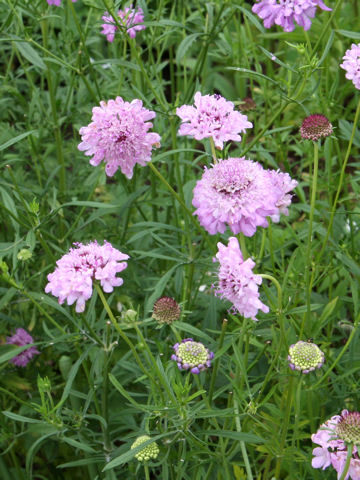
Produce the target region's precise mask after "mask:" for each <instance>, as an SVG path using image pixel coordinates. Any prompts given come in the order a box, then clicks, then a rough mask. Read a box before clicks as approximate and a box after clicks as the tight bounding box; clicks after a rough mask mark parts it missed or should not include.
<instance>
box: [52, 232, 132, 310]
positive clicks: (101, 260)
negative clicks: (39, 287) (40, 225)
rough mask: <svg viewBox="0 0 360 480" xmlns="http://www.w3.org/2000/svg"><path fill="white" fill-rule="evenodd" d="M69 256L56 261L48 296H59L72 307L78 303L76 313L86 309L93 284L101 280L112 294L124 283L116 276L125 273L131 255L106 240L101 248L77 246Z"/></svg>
mask: <svg viewBox="0 0 360 480" xmlns="http://www.w3.org/2000/svg"><path fill="white" fill-rule="evenodd" d="M74 245H75V248H70V251H69V253H66V254H65V255H64V256H63V257H61V258H60V260H58V261H57V262H56V265H57V267H56V269H55V271H54V272H53V273H50V274H49V275H48V277H47V278H48V280H49V283H48V284H47V285H46V287H45V292H46V293H49V292H50V293H52V294H53V295H54V296H55V297H58V299H59V303H60V304H62V303H64V301H65V300H66V301H67V304H68V305H72V304H73V303H75V302H76V307H75V310H76V311H77V312H78V313H81V312H83V311H84V310H85V302H86V300H89V298H90V297H91V295H92V292H93V281H94V280H98V281H99V282H100V285H101V287H102V289H103V290H104V292H106V293H110V292H112V291H113V290H114V287H119V286H120V285H122V284H123V279H122V278H120V277H117V276H116V274H117V273H119V272H122V271H123V270H124V269H125V268H126V267H127V263H126V262H125V261H124V260H127V259H128V258H129V255H126V254H125V253H121V252H120V251H119V250H117V249H116V248H114V247H113V246H112V245H111V244H110V243H108V242H107V241H104V245H99V244H98V243H97V242H96V241H95V242H90V243H88V244H87V245H83V244H82V243H75V244H74Z"/></svg>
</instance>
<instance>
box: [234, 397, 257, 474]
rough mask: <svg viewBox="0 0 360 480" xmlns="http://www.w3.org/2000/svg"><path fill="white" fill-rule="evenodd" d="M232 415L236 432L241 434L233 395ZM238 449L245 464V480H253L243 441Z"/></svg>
mask: <svg viewBox="0 0 360 480" xmlns="http://www.w3.org/2000/svg"><path fill="white" fill-rule="evenodd" d="M234 414H235V424H236V431H237V432H239V433H240V432H241V423H240V417H239V404H238V401H237V400H236V399H235V395H234ZM240 448H241V453H242V456H243V459H244V463H245V469H246V474H247V480H253V478H254V477H253V475H252V472H251V466H250V462H249V457H248V454H247V451H246V445H245V442H244V441H243V440H241V441H240Z"/></svg>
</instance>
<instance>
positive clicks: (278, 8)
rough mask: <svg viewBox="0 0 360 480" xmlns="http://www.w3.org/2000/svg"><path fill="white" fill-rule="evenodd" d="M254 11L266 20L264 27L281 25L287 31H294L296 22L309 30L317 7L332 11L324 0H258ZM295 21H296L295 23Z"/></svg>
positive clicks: (253, 8)
mask: <svg viewBox="0 0 360 480" xmlns="http://www.w3.org/2000/svg"><path fill="white" fill-rule="evenodd" d="M256 2H257V3H256V4H255V5H254V6H253V7H252V11H253V12H254V13H256V14H257V15H258V16H259V17H260V18H261V19H262V20H264V27H265V28H271V27H272V26H273V25H274V24H276V25H280V26H281V27H282V28H283V29H284V31H285V32H292V31H293V30H294V28H295V23H297V24H298V25H300V27H303V29H304V30H309V28H310V27H311V18H314V17H315V13H316V7H319V8H321V9H322V10H327V11H331V8H329V7H327V6H326V5H325V3H324V2H323V1H322V0H256ZM294 22H295V23H294Z"/></svg>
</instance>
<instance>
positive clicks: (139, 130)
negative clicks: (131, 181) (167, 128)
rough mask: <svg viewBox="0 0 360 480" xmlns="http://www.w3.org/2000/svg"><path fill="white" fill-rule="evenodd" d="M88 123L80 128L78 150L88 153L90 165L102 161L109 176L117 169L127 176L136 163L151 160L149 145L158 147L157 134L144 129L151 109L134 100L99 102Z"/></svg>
mask: <svg viewBox="0 0 360 480" xmlns="http://www.w3.org/2000/svg"><path fill="white" fill-rule="evenodd" d="M92 112H93V116H92V122H91V123H90V124H89V125H88V126H86V127H82V128H80V135H81V137H82V142H81V143H80V144H79V146H78V149H79V150H81V151H84V152H85V155H88V156H92V158H91V160H90V164H91V165H94V166H97V165H99V163H101V161H104V163H105V172H106V174H107V175H108V176H109V177H112V176H113V175H114V174H115V172H116V171H117V170H118V169H119V168H120V170H121V172H122V173H123V174H124V175H126V176H127V178H131V177H132V176H133V169H134V166H135V164H136V163H138V164H139V165H142V166H145V165H146V162H149V161H150V160H151V150H152V148H153V146H155V147H159V146H160V143H159V142H160V135H158V134H157V133H153V132H148V130H149V129H150V128H152V123H150V122H149V121H148V120H151V119H152V118H154V117H155V116H156V114H155V112H152V111H151V110H147V109H146V108H144V107H143V106H142V101H141V100H138V99H135V100H133V101H132V102H131V103H129V102H125V101H124V100H123V99H122V98H121V97H116V98H115V100H109V101H108V102H104V101H102V102H100V107H94V108H93V110H92Z"/></svg>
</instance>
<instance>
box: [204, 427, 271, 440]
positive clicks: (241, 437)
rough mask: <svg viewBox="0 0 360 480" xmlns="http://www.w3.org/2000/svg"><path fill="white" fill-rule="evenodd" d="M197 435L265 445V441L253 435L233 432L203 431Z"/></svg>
mask: <svg viewBox="0 0 360 480" xmlns="http://www.w3.org/2000/svg"><path fill="white" fill-rule="evenodd" d="M197 434H203V435H208V436H212V437H224V438H231V439H232V440H237V441H239V442H247V443H264V440H263V439H262V438H260V437H258V436H257V435H254V434H253V433H245V432H232V431H230V430H202V431H200V432H197Z"/></svg>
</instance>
